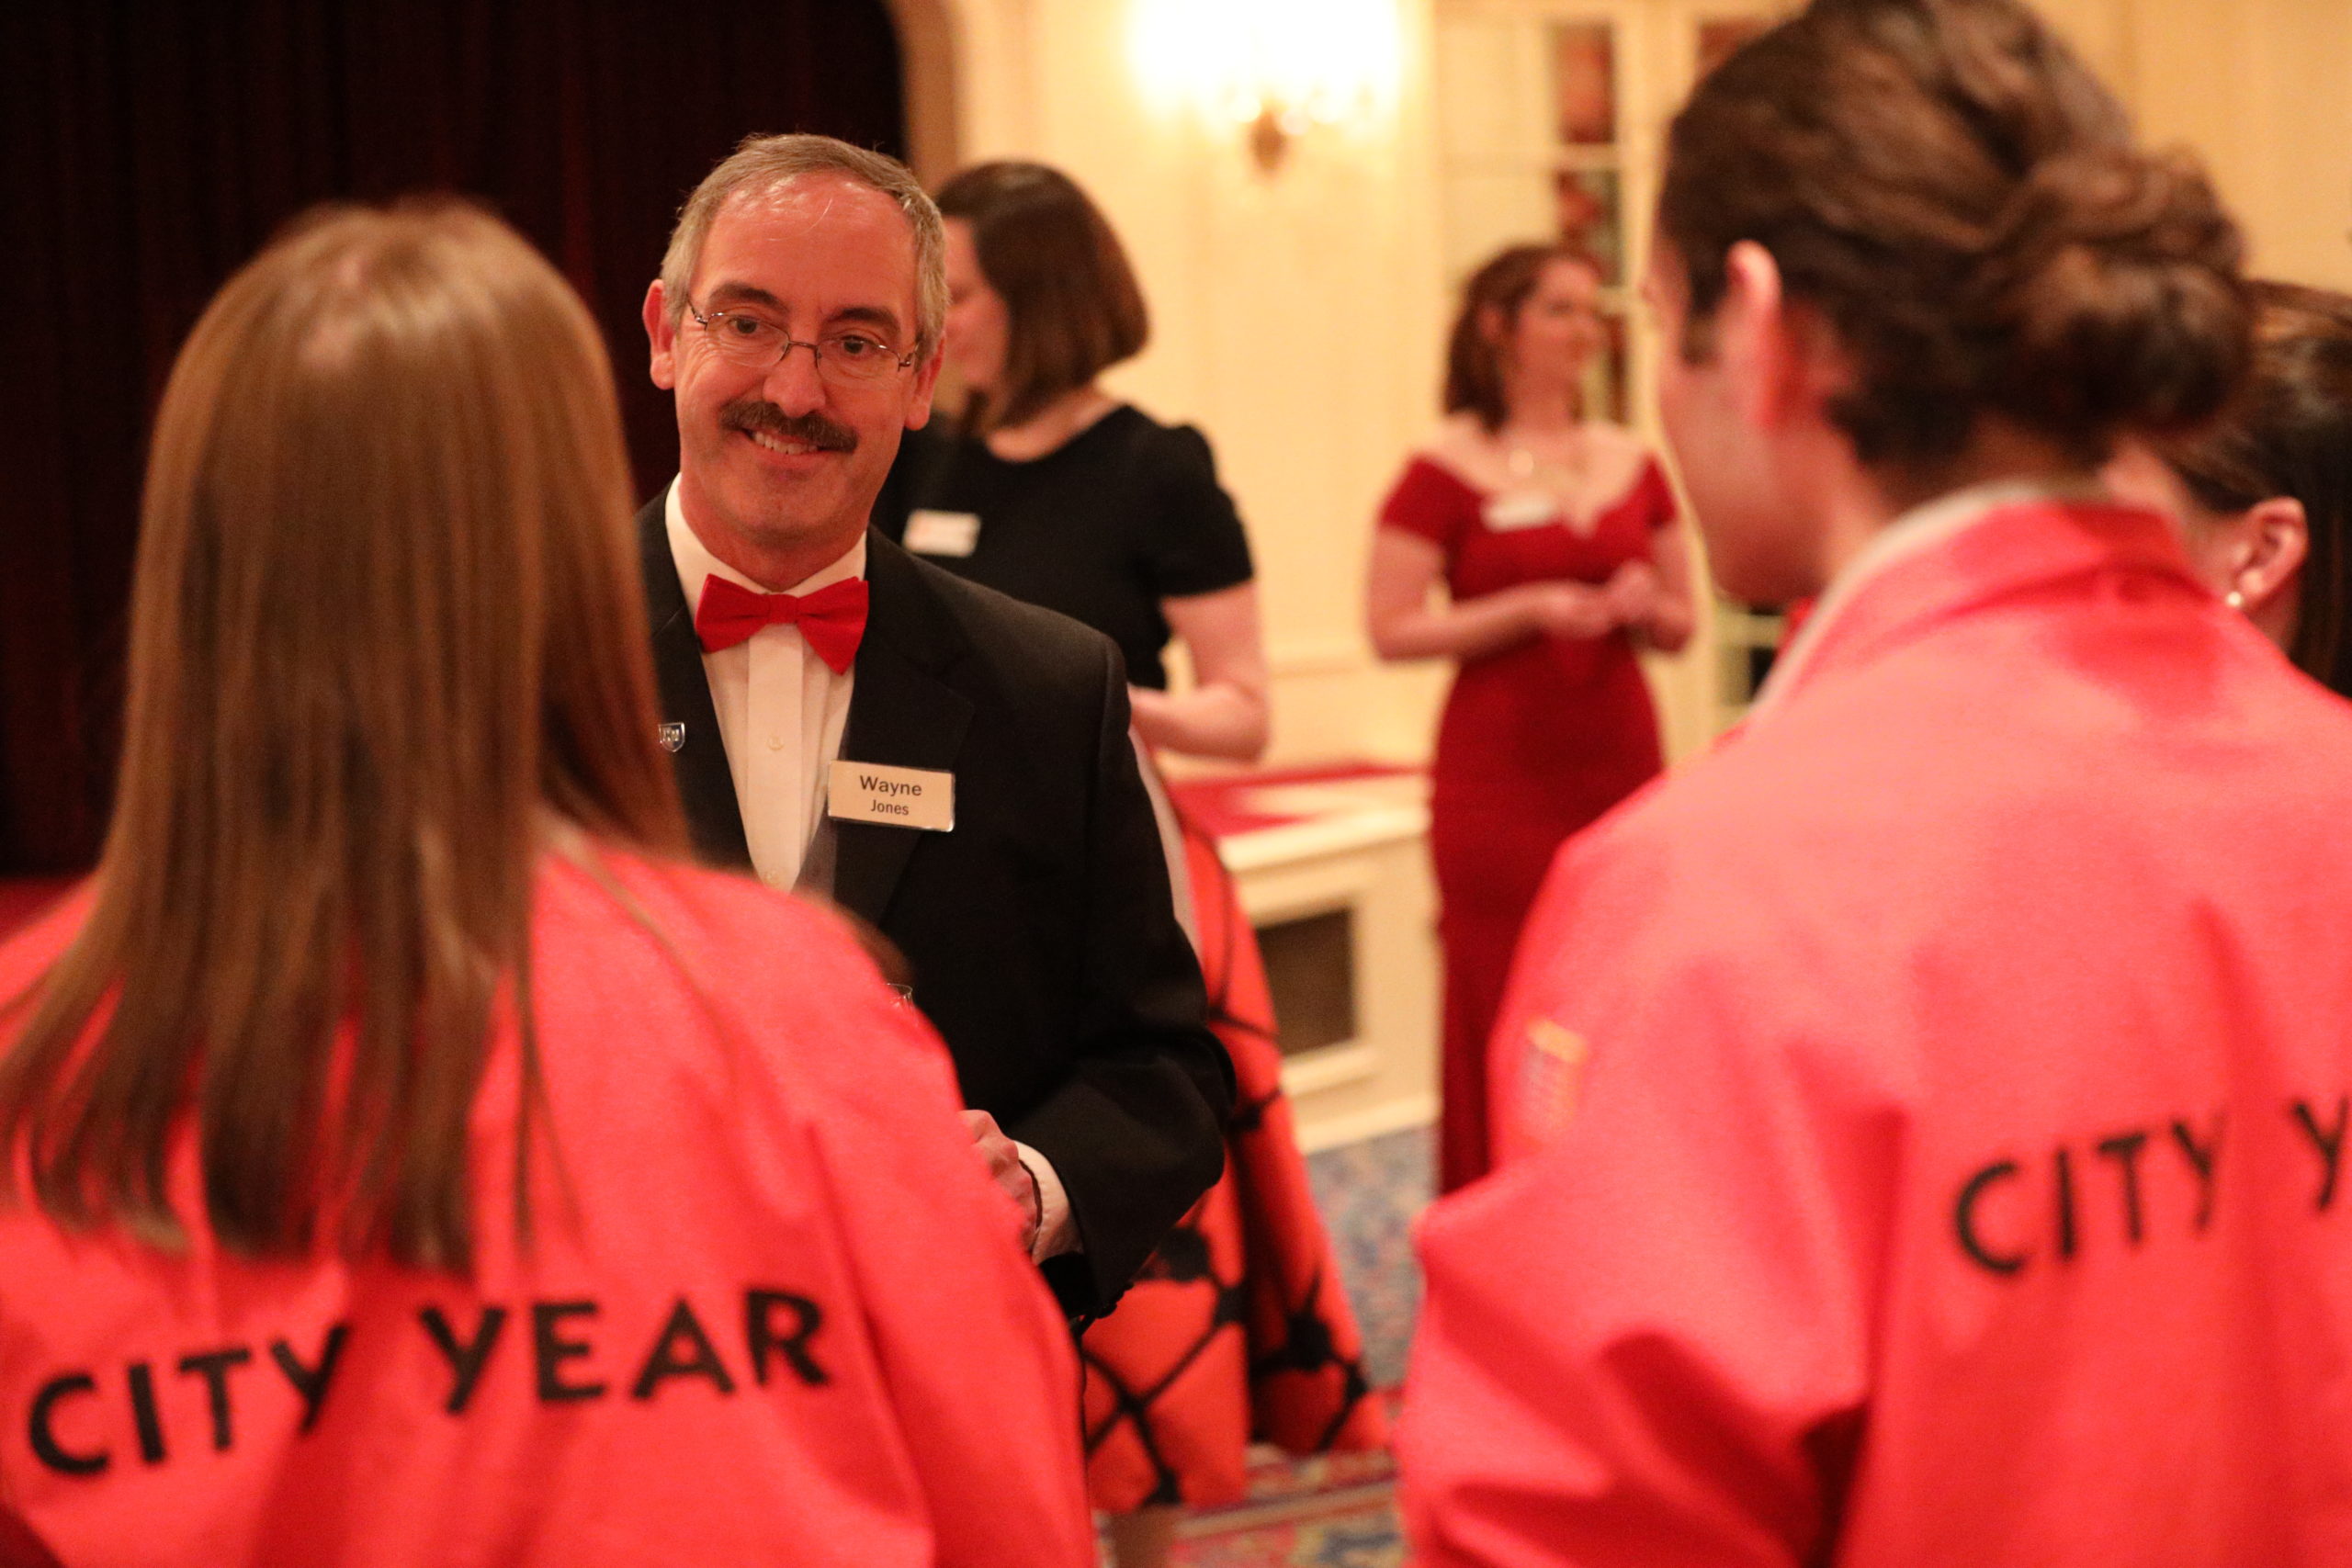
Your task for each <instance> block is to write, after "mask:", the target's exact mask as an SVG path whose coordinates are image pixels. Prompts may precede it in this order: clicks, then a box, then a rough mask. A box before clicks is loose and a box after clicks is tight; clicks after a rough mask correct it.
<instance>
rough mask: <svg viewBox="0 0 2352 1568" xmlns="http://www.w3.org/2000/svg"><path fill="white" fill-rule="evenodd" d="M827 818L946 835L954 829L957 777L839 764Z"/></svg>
mask: <svg viewBox="0 0 2352 1568" xmlns="http://www.w3.org/2000/svg"><path fill="white" fill-rule="evenodd" d="M825 815H826V816H828V817H837V818H841V819H842V821H844V822H887V823H888V824H889V825H890V826H892V827H894V828H922V829H928V830H930V831H931V832H933V833H944V832H947V831H949V830H950V829H953V828H954V827H955V826H956V775H955V774H954V773H933V772H932V771H931V770H930V769H928V768H891V767H885V766H884V765H882V764H881V763H879V762H835V763H834V764H833V772H832V778H831V784H829V786H828V787H827V789H826V791H825Z"/></svg>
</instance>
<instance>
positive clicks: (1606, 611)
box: [1522, 560, 1661, 639]
mask: <svg viewBox="0 0 2352 1568" xmlns="http://www.w3.org/2000/svg"><path fill="white" fill-rule="evenodd" d="M1660 587H1661V584H1660V582H1659V580H1658V575H1657V568H1655V567H1653V566H1651V565H1650V563H1649V562H1647V561H1645V560H1630V561H1627V562H1626V563H1625V564H1624V565H1623V566H1621V567H1619V568H1618V569H1617V570H1616V571H1615V573H1613V574H1612V575H1611V577H1610V579H1609V581H1607V582H1605V583H1603V584H1601V585H1600V587H1598V588H1596V587H1594V586H1593V585H1592V584H1590V583H1589V582H1531V583H1528V584H1527V585H1526V586H1525V588H1524V589H1523V590H1522V592H1525V593H1526V594H1527V595H1528V607H1529V610H1530V612H1531V614H1532V617H1533V620H1534V623H1535V629H1536V630H1537V631H1538V632H1539V633H1541V634H1542V635H1543V636H1545V637H1568V638H1585V639H1589V638H1593V637H1607V636H1608V635H1609V634H1610V633H1611V632H1612V631H1615V630H1616V629H1617V628H1618V627H1619V626H1625V627H1628V628H1630V629H1631V630H1633V631H1634V633H1636V634H1637V635H1638V634H1639V633H1641V632H1642V631H1643V630H1644V629H1645V628H1646V626H1648V624H1649V619H1650V617H1651V615H1654V614H1655V613H1656V611H1657V603H1658V596H1659V592H1660Z"/></svg>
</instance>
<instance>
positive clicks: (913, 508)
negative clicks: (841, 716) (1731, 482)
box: [875, 162, 1387, 1568]
mask: <svg viewBox="0 0 2352 1568" xmlns="http://www.w3.org/2000/svg"><path fill="white" fill-rule="evenodd" d="M939 209H940V213H941V215H942V216H943V217H944V219H945V220H946V240H947V257H946V259H947V286H948V295H949V300H950V303H949V306H948V312H947V346H946V352H947V359H948V362H949V364H950V365H952V366H953V367H955V369H956V375H957V377H958V378H959V379H960V380H961V381H962V383H963V386H964V390H965V394H966V400H965V405H964V409H963V412H962V417H961V418H960V420H958V421H957V422H956V425H955V427H954V428H952V429H949V430H946V431H944V432H943V431H941V429H940V427H939V426H937V425H934V426H933V427H932V428H931V429H929V430H924V431H914V432H910V433H909V434H908V438H907V440H906V442H905V444H904V445H903V446H901V447H900V448H899V461H898V465H897V467H896V468H893V469H892V470H891V475H890V480H889V483H888V486H887V487H886V488H885V490H884V491H883V493H882V495H881V497H880V499H879V500H878V501H877V502H876V505H875V523H876V526H877V527H879V528H881V529H882V530H883V531H884V532H885V533H888V534H890V535H891V536H893V537H897V538H899V539H900V540H901V542H902V543H904V544H905V546H906V547H907V548H909V549H910V550H912V551H914V552H915V553H917V554H919V555H923V556H925V557H927V558H930V559H932V560H933V561H935V562H936V563H937V564H938V565H940V566H943V567H945V568H946V569H947V570H950V571H953V572H956V573H957V574H958V575H959V576H963V577H967V578H970V579H971V580H972V581H976V582H979V583H983V584H985V585H987V586H988V587H990V588H994V589H996V590H998V591H1000V592H1004V593H1009V594H1011V595H1012V596H1013V597H1014V598H1016V599H1023V600H1026V601H1028V602H1029V603H1031V604H1042V605H1044V606H1045V607H1046V608H1047V609H1049V610H1058V611H1060V612H1061V613H1062V614H1064V615H1070V616H1073V617H1075V618H1076V619H1078V620H1080V621H1084V622H1085V623H1086V624H1087V625H1089V626H1092V627H1094V628H1095V629H1096V630H1097V631H1100V632H1102V633H1103V634H1104V635H1105V636H1107V637H1110V638H1111V639H1112V640H1113V641H1114V642H1116V643H1117V644H1118V645H1119V647H1120V650H1121V652H1122V653H1124V654H1125V658H1126V661H1127V673H1128V677H1129V679H1130V680H1131V681H1132V682H1134V687H1133V690H1132V695H1133V698H1134V705H1135V734H1136V742H1137V746H1138V750H1139V753H1140V756H1141V761H1142V763H1143V770H1144V777H1145V781H1146V783H1147V784H1148V786H1149V787H1150V789H1151V791H1152V796H1153V805H1154V807H1156V808H1157V809H1158V811H1159V820H1160V829H1161V836H1162V840H1163V843H1164V847H1165V849H1166V851H1167V853H1168V860H1169V868H1168V869H1169V880H1170V885H1171V886H1172V888H1173V889H1174V892H1175V895H1176V900H1177V909H1178V915H1179V917H1180V918H1181V919H1182V920H1183V922H1184V926H1185V930H1186V931H1187V932H1188V933H1189V934H1190V935H1191V936H1192V938H1193V947H1194V949H1195V951H1196V952H1197V953H1199V955H1200V960H1201V973H1202V977H1203V979H1204V981H1205V982H1206V984H1207V987H1208V995H1209V1011H1210V1024H1211V1026H1212V1027H1213V1028H1214V1029H1215V1030H1216V1033H1217V1037H1218V1038H1219V1039H1220V1040H1222V1041H1223V1042H1224V1043H1225V1046H1226V1049H1227V1052H1228V1054H1230V1055H1231V1056H1232V1058H1233V1067H1234V1076H1235V1079H1236V1082H1237V1083H1238V1086H1239V1093H1238V1099H1237V1100H1236V1105H1237V1108H1238V1109H1237V1110H1236V1112H1235V1115H1234V1119H1233V1121H1234V1125H1233V1128H1232V1130H1231V1134H1230V1135H1229V1137H1228V1139H1227V1160H1226V1174H1225V1175H1224V1177H1223V1178H1221V1179H1219V1180H1218V1182H1217V1184H1216V1187H1214V1188H1212V1189H1211V1190H1209V1192H1208V1194H1207V1195H1206V1196H1205V1197H1204V1198H1203V1199H1202V1200H1201V1201H1200V1202H1199V1203H1197V1204H1196V1205H1194V1207H1193V1210H1192V1212H1191V1213H1187V1214H1186V1215H1185V1216H1184V1218H1183V1219H1182V1221H1181V1222H1180V1223H1179V1224H1178V1225H1177V1227H1176V1229H1175V1232H1174V1233H1173V1234H1172V1235H1170V1237H1169V1239H1168V1240H1167V1241H1166V1242H1165V1243H1163V1244H1162V1245H1161V1247H1160V1248H1159V1253H1158V1254H1157V1255H1156V1256H1155V1257H1154V1258H1152V1260H1151V1261H1150V1263H1149V1264H1148V1265H1147V1266H1146V1268H1145V1269H1144V1272H1143V1275H1142V1277H1141V1278H1140V1279H1138V1280H1136V1284H1135V1286H1134V1287H1133V1288H1132V1289H1131V1290H1129V1291H1128V1292H1127V1293H1126V1295H1125V1297H1123V1298H1122V1299H1121V1301H1120V1303H1119V1306H1118V1310H1117V1311H1115V1312H1114V1313H1113V1314H1110V1315H1109V1316H1108V1317H1106V1318H1104V1319H1103V1321H1102V1322H1100V1323H1097V1324H1095V1325H1093V1326H1092V1327H1091V1328H1090V1329H1089V1330H1088V1331H1087V1333H1086V1336H1085V1338H1084V1340H1083V1342H1082V1345H1081V1354H1082V1356H1083V1359H1084V1360H1085V1363H1086V1390H1085V1434H1086V1450H1087V1487H1088V1492H1089V1495H1091V1498H1092V1499H1093V1502H1094V1505H1095V1506H1097V1507H1098V1508H1100V1509H1102V1510H1103V1511H1104V1512H1105V1513H1107V1514H1108V1515H1109V1516H1110V1523H1109V1530H1108V1533H1109V1536H1110V1540H1111V1546H1112V1553H1113V1557H1114V1561H1115V1562H1117V1563H1118V1565H1119V1568H1158V1565H1159V1564H1160V1563H1163V1562H1167V1561H1168V1559H1169V1556H1170V1551H1171V1548H1172V1543H1173V1541H1174V1539H1175V1529H1176V1524H1177V1520H1178V1510H1179V1508H1180V1507H1181V1506H1216V1505H1219V1504H1225V1503H1232V1502H1238V1501H1239V1500H1240V1498H1241V1497H1242V1496H1243V1495H1244V1493H1245V1489H1246V1487H1247V1484H1248V1465H1247V1458H1246V1450H1247V1447H1248V1444H1249V1443H1250V1441H1251V1440H1253V1439H1254V1440H1258V1441H1266V1442H1273V1443H1277V1444H1280V1445H1281V1446H1283V1448H1286V1449H1288V1450H1292V1451H1294V1452H1298V1453H1312V1452H1320V1451H1323V1450H1330V1449H1343V1450H1363V1449H1373V1448H1377V1447H1379V1446H1380V1445H1381V1444H1382V1443H1383V1442H1385V1440H1386V1437H1387V1427H1386V1421H1385V1416H1384V1415H1383V1413H1382V1410H1381V1407H1380V1404H1379V1403H1378V1402H1377V1401H1376V1400H1374V1399H1373V1398H1371V1397H1370V1396H1369V1395H1370V1390H1369V1388H1368V1387H1367V1386H1366V1383H1365V1381H1364V1376H1363V1344H1362V1338H1361V1337H1360V1335H1359V1334H1358V1333H1357V1330H1356V1325H1355V1320H1354V1317H1353V1315H1352V1314H1351V1312H1350V1310H1349V1307H1348V1302H1347V1296H1346V1293H1345V1292H1344V1291H1343V1290H1342V1289H1341V1288H1340V1280H1339V1276H1338V1267H1337V1265H1336V1263H1335V1262H1334V1260H1333V1258H1332V1255H1331V1247H1330V1242H1329V1238H1328V1237H1327V1236H1326V1235H1324V1232H1323V1225H1322V1221H1321V1219H1320V1218H1319V1216H1317V1213H1316V1212H1315V1206H1314V1201H1313V1197H1312V1193H1311V1190H1310V1189H1309V1188H1308V1186H1307V1181H1306V1164H1305V1162H1304V1161H1303V1160H1301V1159H1300V1157H1299V1154H1298V1145H1297V1142H1296V1139H1295V1136H1294V1135H1293V1134H1292V1131H1291V1120H1290V1105H1289V1102H1288V1101H1287V1100H1284V1099H1283V1094H1282V1055H1281V1052H1280V1050H1279V1048H1278V1047H1277V1046H1276V1045H1275V1043H1274V1018H1273V1004H1272V998H1271V996H1270V994H1269V992H1268V990H1267V987H1266V978H1265V969H1264V964H1263V962H1262V960H1261V958H1260V956H1259V953H1258V942H1257V936H1256V933H1255V932H1254V931H1251V929H1250V923H1249V920H1248V919H1247V918H1246V917H1245V916H1244V915H1243V913H1242V910H1241V905H1240V899H1239V897H1238V893H1237V892H1236V890H1235V888H1234V886H1233V883H1232V879H1231V877H1230V876H1229V875H1228V874H1227V872H1226V870H1225V867H1224V864H1223V863H1222V862H1220V861H1219V860H1218V858H1217V853H1216V845H1215V844H1214V843H1213V842H1212V841H1211V840H1209V839H1208V837H1207V836H1206V835H1205V834H1204V833H1202V832H1201V831H1200V830H1199V829H1197V828H1195V827H1194V826H1193V825H1192V824H1190V823H1188V822H1186V821H1184V820H1183V819H1182V816H1181V815H1180V814H1179V813H1178V812H1177V811H1176V809H1175V807H1174V806H1173V805H1172V803H1171V801H1170V797H1169V795H1168V792H1167V791H1166V790H1165V789H1164V788H1162V787H1161V785H1160V783H1159V772H1158V769H1157V767H1156V766H1155V764H1154V761H1153V758H1154V753H1156V752H1159V751H1175V752H1180V753H1185V754H1190V755H1194V756H1209V757H1221V758H1227V759H1231V760H1236V761H1248V760H1254V759H1255V758H1256V757H1257V756H1258V755H1259V754H1260V753H1261V751H1263V750H1264V749H1265V745H1266V734H1267V713H1266V660H1265V651H1264V648H1263V646H1262V644H1261V641H1260V638H1259V632H1258V590H1257V586H1256V584H1255V582H1254V581H1252V576H1253V569H1252V566H1251V563H1250V545H1249V540H1248V538H1247V537H1246V536H1244V534H1243V532H1242V527H1241V519H1240V516H1239V514H1238V513H1237V512H1236V511H1235V510H1234V505H1233V502H1232V500H1231V498H1230V497H1228V496H1227V494H1226V492H1225V491H1224V489H1223V487H1222V486H1220V485H1219V484H1218V482H1217V478H1216V462H1215V460H1214V459H1213V458H1212V457H1211V456H1210V453H1209V446H1208V442H1207V441H1206V440H1205V439H1204V437H1203V436H1202V434H1201V433H1200V432H1199V431H1197V430H1194V429H1193V428H1192V427H1191V426H1190V425H1180V426H1174V427H1170V426H1168V425H1164V424H1161V423H1158V422H1157V421H1155V420H1153V419H1151V418H1150V417H1149V416H1148V415H1147V414H1145V413H1144V412H1142V411H1141V410H1139V409H1136V407H1135V406H1133V405H1132V404H1129V403H1123V402H1121V401H1119V400H1117V399H1115V398H1114V397H1113V396H1112V395H1111V394H1110V393H1109V392H1108V391H1106V390H1104V389H1103V387H1102V385H1101V384H1100V381H1099V379H1098V378H1100V376H1101V375H1102V373H1103V371H1104V370H1106V369H1108V368H1109V367H1112V366H1114V365H1116V364H1118V363H1120V362H1121V361H1123V360H1125V359H1127V358H1129V357H1131V356H1133V355H1136V353H1138V352H1140V351H1141V349H1142V348H1143V345H1144V340H1145V337H1146V335H1147V328H1146V313H1145V309H1144V301H1143V294H1142V290H1141V289H1140V288H1138V287H1137V285H1136V278H1135V274H1134V271H1133V270H1132V269H1131V268H1130V267H1129V266H1128V265H1127V258H1126V252H1125V249H1124V248H1123V247H1122V246H1121V245H1120V243H1119V239H1118V236H1117V235H1116V234H1115V233H1114V232H1113V231H1112V229H1111V225H1110V223H1109V221H1108V220H1106V219H1104V218H1103V214H1102V212H1101V210H1100V209H1097V208H1096V207H1095V205H1094V203H1093V202H1092V201H1091V200H1090V199H1089V198H1088V197H1087V195H1086V193H1085V192H1084V191H1083V190H1081V189H1080V188H1079V186H1078V185H1077V183H1076V182H1075V181H1073V180H1072V179H1070V177H1069V175H1065V174H1063V173H1061V171H1059V170H1058V169H1051V168H1047V167H1046V166H1045V165H1044V164H1027V163H1012V162H1001V163H990V164H977V165H975V166H974V167H972V168H969V169H967V170H965V171H964V172H963V173H961V174H959V175H956V176H955V177H954V178H953V179H951V180H949V181H948V182H947V183H946V184H945V185H944V186H941V187H940V191H939ZM1170 640H1176V641H1181V642H1182V643H1183V644H1184V648H1185V651H1186V653H1187V654H1188V655H1189V656H1190V661H1191V665H1192V673H1193V680H1192V682H1190V685H1189V687H1188V688H1187V689H1185V690H1182V691H1176V690H1170V682H1169V678H1168V671H1167V667H1166V664H1165V662H1164V658H1163V656H1164V655H1165V653H1166V650H1167V648H1168V645H1169V643H1170Z"/></svg>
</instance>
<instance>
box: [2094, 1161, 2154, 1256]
mask: <svg viewBox="0 0 2352 1568" xmlns="http://www.w3.org/2000/svg"><path fill="white" fill-rule="evenodd" d="M2147 1144H2148V1134H2145V1133H2119V1134H2116V1135H2115V1136H2114V1137H2112V1138H2105V1139H2102V1140H2100V1142H2099V1145H2098V1152H2099V1153H2100V1155H2102V1156H2105V1157H2106V1158H2108V1159H2111V1160H2113V1161H2114V1162H2115V1164H2116V1168H2117V1169H2118V1170H2119V1171H2120V1172H2121V1173H2122V1177H2123V1234H2124V1235H2127V1236H2129V1237H2130V1238H2131V1245H2132V1246H2134V1247H2137V1246H2139V1245H2140V1238H2141V1235H2142V1234H2143V1228H2142V1225H2141V1221H2140V1151H2141V1150H2142V1149H2143V1148H2145V1147H2146V1146H2147Z"/></svg>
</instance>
